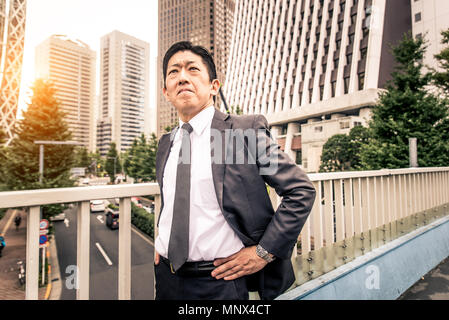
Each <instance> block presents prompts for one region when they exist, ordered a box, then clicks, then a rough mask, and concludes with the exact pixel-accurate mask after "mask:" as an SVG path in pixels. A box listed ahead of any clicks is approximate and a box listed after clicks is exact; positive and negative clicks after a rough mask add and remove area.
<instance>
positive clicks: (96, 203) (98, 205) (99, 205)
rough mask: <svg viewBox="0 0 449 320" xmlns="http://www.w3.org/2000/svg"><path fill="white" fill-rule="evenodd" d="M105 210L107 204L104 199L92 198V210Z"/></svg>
mask: <svg viewBox="0 0 449 320" xmlns="http://www.w3.org/2000/svg"><path fill="white" fill-rule="evenodd" d="M105 210H106V206H105V205H104V201H103V200H92V201H91V202H90V212H104V211H105Z"/></svg>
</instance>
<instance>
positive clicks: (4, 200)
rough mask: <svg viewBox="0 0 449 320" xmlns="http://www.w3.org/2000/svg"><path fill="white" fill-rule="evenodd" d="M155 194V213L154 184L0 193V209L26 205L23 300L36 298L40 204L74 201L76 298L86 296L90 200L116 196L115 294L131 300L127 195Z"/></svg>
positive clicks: (157, 202) (84, 297)
mask: <svg viewBox="0 0 449 320" xmlns="http://www.w3.org/2000/svg"><path fill="white" fill-rule="evenodd" d="M145 195H154V196H155V201H154V203H155V212H158V211H159V208H160V196H159V186H158V184H157V183H142V184H121V185H115V186H93V187H76V188H59V189H38V190H27V191H12V192H0V208H15V207H28V208H29V210H28V219H27V243H26V248H27V250H26V252H27V254H26V289H25V297H26V299H27V300H37V299H38V288H39V285H38V280H39V270H38V268H39V221H40V206H42V205H47V204H55V203H74V202H76V203H78V212H77V266H78V272H77V281H78V282H77V284H78V286H77V290H76V298H77V299H79V300H87V299H89V243H90V205H89V204H90V200H96V199H108V198H119V199H120V209H119V210H120V212H119V215H120V228H119V248H118V250H119V263H118V297H119V299H125V300H129V299H131V197H133V196H145Z"/></svg>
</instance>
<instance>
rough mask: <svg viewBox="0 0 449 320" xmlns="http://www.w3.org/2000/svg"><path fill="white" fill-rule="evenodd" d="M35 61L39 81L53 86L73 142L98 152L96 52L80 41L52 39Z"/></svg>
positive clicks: (37, 52)
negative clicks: (95, 109)
mask: <svg viewBox="0 0 449 320" xmlns="http://www.w3.org/2000/svg"><path fill="white" fill-rule="evenodd" d="M35 59H36V64H35V65H36V67H35V69H36V78H44V79H48V80H50V81H52V82H53V84H54V86H55V88H56V90H57V91H56V98H57V99H58V100H59V101H60V102H61V110H62V111H64V112H65V113H66V117H65V120H66V121H67V124H68V126H69V129H70V130H71V132H72V138H73V140H74V141H78V142H79V143H81V145H82V146H84V147H85V148H87V149H89V150H90V151H95V126H94V125H95V121H94V120H95V119H94V107H95V105H94V97H95V66H96V54H95V51H93V50H91V49H90V48H89V46H88V45H87V44H85V43H83V42H82V41H80V40H77V39H71V38H69V37H67V36H65V35H52V36H51V37H49V38H48V39H47V40H45V41H44V42H42V43H41V44H40V45H38V46H37V47H36V56H35Z"/></svg>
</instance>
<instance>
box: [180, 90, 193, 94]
mask: <svg viewBox="0 0 449 320" xmlns="http://www.w3.org/2000/svg"><path fill="white" fill-rule="evenodd" d="M185 92H193V91H192V90H190V89H181V90H179V91H178V95H180V94H181V93H185Z"/></svg>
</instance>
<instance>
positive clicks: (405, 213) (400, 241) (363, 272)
mask: <svg viewBox="0 0 449 320" xmlns="http://www.w3.org/2000/svg"><path fill="white" fill-rule="evenodd" d="M309 178H310V180H311V181H312V182H313V184H314V186H315V188H316V191H317V197H316V200H315V204H314V206H313V209H312V212H311V214H310V217H309V219H308V220H307V223H306V224H305V226H304V228H303V230H302V232H301V234H300V236H299V238H298V244H297V250H294V254H293V256H292V261H293V264H294V268H295V274H296V282H295V284H294V286H292V288H291V289H290V290H289V291H288V292H287V293H285V294H283V295H281V296H280V297H279V299H328V298H330V299H347V298H352V299H395V298H397V297H399V296H400V294H402V293H403V292H404V291H405V290H406V289H407V288H408V287H410V286H411V285H412V284H413V283H414V282H416V281H417V280H419V278H420V277H421V276H423V275H424V274H425V273H427V272H428V271H430V270H431V269H432V268H434V267H435V266H436V265H437V264H438V263H439V262H440V261H442V260H443V259H444V258H445V257H447V256H448V255H449V220H448V219H449V218H448V216H449V208H448V205H449V167H444V168H413V169H395V170H378V171H359V172H344V173H323V174H321V173H320V174H309ZM146 195H154V196H155V212H157V213H158V212H159V208H160V196H159V187H158V185H157V184H156V183H144V184H132V185H115V186H92V187H78V188H64V189H42V190H27V191H14V192H2V193H0V208H15V207H26V208H27V209H28V210H27V211H28V216H27V219H26V221H27V264H26V266H27V270H26V273H27V286H26V298H27V299H37V297H38V264H39V219H40V206H42V205H46V204H52V203H77V204H78V213H77V219H78V221H77V228H78V229H77V266H78V284H79V286H78V289H77V299H89V239H90V225H89V224H90V219H89V218H90V216H89V215H90V208H89V201H90V200H94V199H105V198H120V228H119V266H118V268H119V277H118V282H119V283H118V291H119V292H118V296H119V299H130V297H131V241H130V237H131V205H130V199H131V197H132V196H146ZM270 197H271V199H272V202H273V205H274V206H277V205H278V203H279V200H280V199H279V198H278V196H277V195H276V193H275V192H273V191H271V192H270ZM155 232H156V233H157V230H156V231H155ZM436 239H437V240H438V242H437V243H438V245H435V242H433V241H435V240H436ZM429 243H434V245H433V246H429V245H428V244H429ZM420 250H421V251H420ZM420 252H421V253H422V254H420ZM444 255H445V256H444ZM410 259H415V260H410ZM436 260H438V261H437V262H436V263H434V261H436ZM426 261H427V262H426ZM371 262H372V263H371ZM433 263H434V264H433ZM432 264H433V265H432ZM401 274H406V275H409V274H410V277H408V278H407V279H402V278H401V276H398V275H401ZM418 274H419V276H418ZM416 277H418V278H416ZM415 278H416V279H415ZM397 280H399V281H397ZM412 281H413V282H412ZM407 283H410V284H409V285H408V287H405V288H404V286H407ZM398 288H399V289H398ZM401 291H402V292H401ZM252 297H253V298H257V296H256V295H253V296H252Z"/></svg>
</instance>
